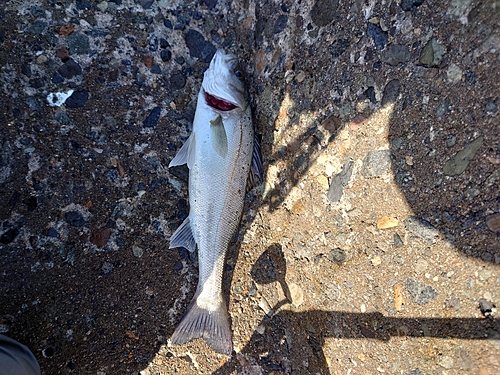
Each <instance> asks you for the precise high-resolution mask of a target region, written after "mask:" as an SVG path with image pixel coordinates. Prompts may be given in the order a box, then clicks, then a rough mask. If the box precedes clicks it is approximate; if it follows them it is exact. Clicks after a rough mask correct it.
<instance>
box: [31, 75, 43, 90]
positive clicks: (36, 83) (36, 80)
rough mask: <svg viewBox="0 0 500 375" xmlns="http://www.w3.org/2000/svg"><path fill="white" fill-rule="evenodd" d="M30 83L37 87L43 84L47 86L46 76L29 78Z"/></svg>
mask: <svg viewBox="0 0 500 375" xmlns="http://www.w3.org/2000/svg"><path fill="white" fill-rule="evenodd" d="M29 84H30V86H31V87H33V88H35V89H40V88H42V87H43V86H45V78H44V77H39V78H38V77H37V78H32V79H30V80H29Z"/></svg>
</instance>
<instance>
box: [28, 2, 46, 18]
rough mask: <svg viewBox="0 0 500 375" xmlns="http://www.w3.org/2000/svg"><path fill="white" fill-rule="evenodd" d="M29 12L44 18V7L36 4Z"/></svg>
mask: <svg viewBox="0 0 500 375" xmlns="http://www.w3.org/2000/svg"><path fill="white" fill-rule="evenodd" d="M30 14H31V15H32V16H33V17H35V18H45V15H46V14H45V9H43V8H42V7H39V6H37V5H35V6H32V7H31V8H30Z"/></svg>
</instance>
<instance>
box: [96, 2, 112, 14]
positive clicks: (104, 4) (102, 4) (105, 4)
mask: <svg viewBox="0 0 500 375" xmlns="http://www.w3.org/2000/svg"><path fill="white" fill-rule="evenodd" d="M108 6H109V4H108V2H107V1H101V2H100V3H99V4H97V8H98V9H99V10H100V11H101V12H105V11H107V10H108Z"/></svg>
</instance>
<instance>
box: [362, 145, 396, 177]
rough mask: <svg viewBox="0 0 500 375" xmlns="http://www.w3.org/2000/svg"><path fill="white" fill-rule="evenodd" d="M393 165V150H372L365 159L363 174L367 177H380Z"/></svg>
mask: <svg viewBox="0 0 500 375" xmlns="http://www.w3.org/2000/svg"><path fill="white" fill-rule="evenodd" d="M390 165H391V151H390V150H378V151H370V152H369V153H368V154H367V155H366V157H365V158H364V160H363V165H362V166H361V174H362V175H363V177H365V178H372V177H378V176H380V175H382V174H383V173H384V172H385V171H387V169H389V166H390Z"/></svg>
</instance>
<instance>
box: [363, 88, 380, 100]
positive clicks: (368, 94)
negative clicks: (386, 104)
mask: <svg viewBox="0 0 500 375" xmlns="http://www.w3.org/2000/svg"><path fill="white" fill-rule="evenodd" d="M364 94H365V96H366V97H367V98H368V99H369V100H370V102H372V103H373V104H375V103H377V99H376V98H375V89H374V88H373V86H370V87H368V89H366V91H365V92H364Z"/></svg>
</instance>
